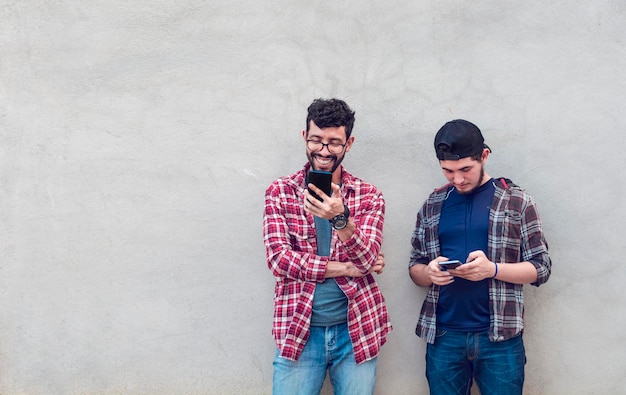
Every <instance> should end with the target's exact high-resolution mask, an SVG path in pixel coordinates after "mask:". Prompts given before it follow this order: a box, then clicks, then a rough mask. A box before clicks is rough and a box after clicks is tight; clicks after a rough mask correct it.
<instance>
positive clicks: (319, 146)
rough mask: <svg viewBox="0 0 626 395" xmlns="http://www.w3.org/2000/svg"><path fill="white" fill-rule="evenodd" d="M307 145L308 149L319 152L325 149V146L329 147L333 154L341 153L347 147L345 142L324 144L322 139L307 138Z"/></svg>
mask: <svg viewBox="0 0 626 395" xmlns="http://www.w3.org/2000/svg"><path fill="white" fill-rule="evenodd" d="M306 146H307V148H308V149H310V150H311V151H313V152H319V151H321V150H323V149H324V147H326V148H327V149H328V152H330V153H331V154H340V153H342V152H343V150H344V149H345V148H346V145H345V144H339V143H328V144H324V143H322V142H321V141H317V140H307V141H306Z"/></svg>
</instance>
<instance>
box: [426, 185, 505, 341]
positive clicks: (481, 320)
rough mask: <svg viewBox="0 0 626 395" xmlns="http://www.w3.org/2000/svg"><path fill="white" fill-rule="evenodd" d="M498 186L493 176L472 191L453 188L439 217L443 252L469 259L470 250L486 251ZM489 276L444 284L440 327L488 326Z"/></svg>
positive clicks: (468, 329)
mask: <svg viewBox="0 0 626 395" xmlns="http://www.w3.org/2000/svg"><path fill="white" fill-rule="evenodd" d="M494 191H495V187H494V185H493V179H491V180H489V181H488V182H486V183H485V184H483V185H481V186H480V187H478V188H477V189H476V190H475V191H473V192H472V193H469V194H459V193H458V192H457V191H456V189H453V190H452V191H451V192H450V193H449V195H448V197H447V199H446V201H445V202H444V204H443V209H442V211H441V219H440V221H439V242H440V244H441V255H442V256H445V257H448V258H449V259H458V260H459V261H461V262H465V261H467V256H468V255H469V253H470V252H472V251H476V250H482V251H484V252H485V254H486V253H487V248H488V244H487V240H488V234H489V210H490V207H491V202H492V201H493V194H494ZM489 324H490V323H489V279H484V280H481V281H478V282H476V281H469V280H464V279H462V278H459V277H455V278H454V282H453V283H452V284H450V285H446V286H443V287H441V289H440V294H439V301H438V303H437V327H438V328H440V329H445V330H449V331H460V332H482V331H487V330H489Z"/></svg>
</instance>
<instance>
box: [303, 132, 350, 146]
mask: <svg viewBox="0 0 626 395" xmlns="http://www.w3.org/2000/svg"><path fill="white" fill-rule="evenodd" d="M313 139H315V140H318V141H320V142H321V141H322V137H321V136H317V135H314V134H313V135H310V136H309V140H313ZM329 142H330V143H333V144H334V143H338V144H345V143H344V142H343V140H342V139H340V138H338V137H333V138H332V139H329Z"/></svg>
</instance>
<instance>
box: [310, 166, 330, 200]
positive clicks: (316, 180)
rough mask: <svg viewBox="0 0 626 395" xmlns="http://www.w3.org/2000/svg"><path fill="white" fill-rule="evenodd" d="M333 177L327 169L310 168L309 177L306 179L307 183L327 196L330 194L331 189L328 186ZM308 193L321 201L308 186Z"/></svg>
mask: <svg viewBox="0 0 626 395" xmlns="http://www.w3.org/2000/svg"><path fill="white" fill-rule="evenodd" d="M332 179H333V174H332V173H330V172H328V171H319V170H311V171H309V178H308V180H307V185H308V184H313V185H315V186H316V187H318V188H319V189H321V190H322V191H324V193H325V194H327V195H328V196H331V195H332V189H331V187H330V183H331V181H332ZM309 193H310V194H311V195H313V196H314V197H315V198H316V199H317V200H319V201H322V200H324V199H322V198H321V197H319V196H318V195H317V194H316V193H315V192H313V191H312V190H311V188H309Z"/></svg>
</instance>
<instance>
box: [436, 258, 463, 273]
mask: <svg viewBox="0 0 626 395" xmlns="http://www.w3.org/2000/svg"><path fill="white" fill-rule="evenodd" d="M462 264H463V262H461V261H457V260H453V261H445V262H439V266H440V267H441V270H444V271H445V270H448V269H456V268H457V267H459V266H460V265H462Z"/></svg>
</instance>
